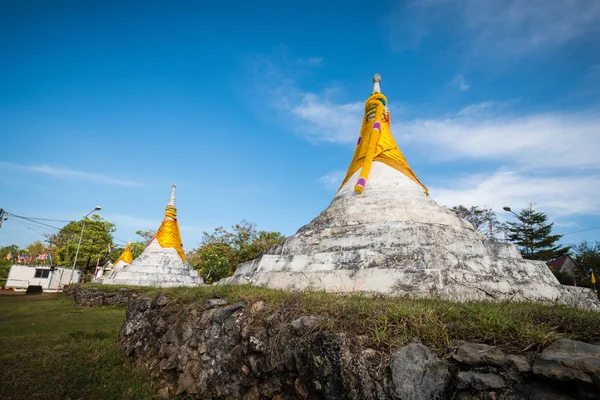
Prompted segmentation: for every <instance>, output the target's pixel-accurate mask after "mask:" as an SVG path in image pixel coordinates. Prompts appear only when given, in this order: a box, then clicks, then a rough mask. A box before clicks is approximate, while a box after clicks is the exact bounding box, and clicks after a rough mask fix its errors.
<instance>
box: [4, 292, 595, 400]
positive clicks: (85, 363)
mask: <svg viewBox="0 0 600 400" xmlns="http://www.w3.org/2000/svg"><path fill="white" fill-rule="evenodd" d="M92 286H95V285H84V287H92ZM99 287H101V288H102V289H109V290H111V289H114V290H118V289H120V288H121V287H110V286H99ZM137 289H140V288H137ZM142 289H143V290H144V291H145V293H146V295H148V296H154V295H156V294H157V293H158V292H159V291H160V289H156V288H142ZM163 291H164V292H166V294H167V295H168V297H169V298H171V299H172V300H174V301H175V302H176V303H178V304H179V305H180V306H181V307H187V306H189V305H193V304H198V305H200V306H203V304H204V303H205V302H206V300H208V299H211V298H226V299H228V300H229V301H230V302H232V303H233V302H237V301H241V300H245V301H247V302H249V303H255V302H258V301H263V302H264V304H265V307H264V308H263V310H262V311H261V312H263V313H264V314H265V316H266V315H268V314H271V313H273V312H274V311H276V310H277V315H278V318H280V319H281V320H282V321H288V322H289V321H292V320H293V319H295V318H298V317H299V316H302V315H320V316H324V317H326V322H325V324H324V325H323V328H324V329H328V330H332V331H338V332H349V333H351V334H356V335H360V337H361V338H362V340H363V342H364V344H365V345H367V346H372V347H374V348H377V349H379V350H382V351H387V350H389V349H390V348H391V347H395V346H402V345H404V344H406V343H408V342H411V341H415V340H416V341H420V342H422V343H424V344H425V345H427V346H429V347H430V348H432V349H433V350H435V351H436V352H437V353H438V354H439V355H441V356H445V355H447V354H448V353H449V352H450V351H451V350H452V348H453V347H454V346H456V345H457V344H458V343H460V342H461V341H473V342H479V343H488V344H493V345H497V346H500V347H501V348H503V349H505V350H506V351H510V352H536V351H539V350H540V349H541V348H543V347H544V346H546V345H548V344H550V343H551V342H552V341H554V340H556V339H557V338H559V337H569V338H572V339H576V340H582V341H586V342H590V343H595V344H598V343H600V314H599V313H597V312H593V311H582V310H575V309H572V308H569V307H565V306H552V305H541V304H534V303H519V302H504V303H489V302H470V303H462V304H458V303H451V302H447V301H441V300H436V299H423V300H416V299H408V298H382V297H372V296H364V295H346V296H335V295H331V294H327V293H323V292H307V293H291V292H285V291H281V290H270V289H264V288H257V287H251V286H206V287H196V288H169V289H163ZM124 313H125V310H124V309H123V308H114V307H99V308H83V307H76V306H74V305H73V303H72V300H71V299H69V298H67V297H66V296H64V295H63V296H61V295H53V294H44V295H34V296H25V295H19V294H14V295H2V294H0V398H1V399H125V398H126V399H149V398H152V385H151V383H150V380H149V378H148V375H147V372H146V371H143V370H136V368H135V367H134V365H133V361H132V360H131V359H129V358H128V357H126V356H125V355H124V353H123V351H122V349H121V348H120V346H119V344H118V340H117V335H118V331H119V328H120V326H121V324H122V322H123V318H124ZM259 323H261V322H260V321H259Z"/></svg>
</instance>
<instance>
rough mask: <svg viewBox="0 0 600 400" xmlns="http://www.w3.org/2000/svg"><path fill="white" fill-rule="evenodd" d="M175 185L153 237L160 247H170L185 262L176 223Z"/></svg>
mask: <svg viewBox="0 0 600 400" xmlns="http://www.w3.org/2000/svg"><path fill="white" fill-rule="evenodd" d="M175 187H176V186H175V185H173V188H172V189H171V197H170V198H169V203H167V208H166V209H165V219H163V222H162V224H161V225H160V228H158V231H157V232H156V235H155V236H154V237H155V238H156V240H157V241H158V244H159V245H160V247H163V248H168V247H171V248H173V249H175V250H177V253H179V256H180V257H181V259H182V260H183V261H185V253H184V251H183V243H182V242H181V234H180V233H179V223H178V222H177V208H176V207H175Z"/></svg>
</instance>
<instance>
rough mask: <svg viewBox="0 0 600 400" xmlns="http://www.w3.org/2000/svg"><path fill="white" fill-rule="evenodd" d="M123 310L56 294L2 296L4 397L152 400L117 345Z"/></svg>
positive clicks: (0, 383) (146, 383)
mask: <svg viewBox="0 0 600 400" xmlns="http://www.w3.org/2000/svg"><path fill="white" fill-rule="evenodd" d="M124 314H125V309H123V308H113V307H105V308H81V307H76V306H74V305H73V302H72V300H71V299H69V298H67V297H65V296H61V295H56V294H43V295H29V296H26V295H23V294H10V295H9V294H0V371H1V372H0V398H1V399H151V398H152V386H151V384H150V380H149V378H148V377H147V375H146V374H145V372H143V371H138V370H136V369H135V368H134V366H133V363H132V360H130V359H129V358H128V357H126V356H125V354H124V352H123V351H122V349H121V348H120V346H119V344H118V331H119V328H120V326H121V324H122V323H123V318H124Z"/></svg>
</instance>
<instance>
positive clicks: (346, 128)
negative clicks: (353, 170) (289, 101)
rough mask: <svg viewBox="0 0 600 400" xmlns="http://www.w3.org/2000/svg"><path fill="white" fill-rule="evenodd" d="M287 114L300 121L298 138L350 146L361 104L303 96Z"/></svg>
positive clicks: (361, 107)
mask: <svg viewBox="0 0 600 400" xmlns="http://www.w3.org/2000/svg"><path fill="white" fill-rule="evenodd" d="M290 111H291V113H292V114H293V115H295V116H296V117H298V118H299V120H300V121H302V122H303V125H302V126H301V127H300V129H301V133H302V135H303V136H305V137H306V138H308V139H309V140H312V141H323V142H333V143H353V142H356V140H357V138H358V134H359V133H360V132H359V131H360V124H361V118H362V115H361V114H362V113H363V104H362V103H348V104H333V103H331V102H329V101H327V100H321V98H320V96H317V95H315V94H313V93H305V94H304V96H303V98H302V101H301V102H300V103H299V104H296V105H293V106H291V107H290Z"/></svg>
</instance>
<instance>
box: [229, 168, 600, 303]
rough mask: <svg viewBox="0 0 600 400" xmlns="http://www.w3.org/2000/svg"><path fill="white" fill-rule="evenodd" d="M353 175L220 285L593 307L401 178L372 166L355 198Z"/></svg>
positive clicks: (537, 264) (583, 295)
mask: <svg viewBox="0 0 600 400" xmlns="http://www.w3.org/2000/svg"><path fill="white" fill-rule="evenodd" d="M359 174H360V171H358V172H357V173H356V174H355V176H353V177H352V178H351V179H350V180H349V181H348V183H347V184H346V185H344V187H342V189H340V191H339V192H338V193H337V194H336V196H335V198H334V199H333V201H332V202H331V204H330V206H329V207H328V208H327V209H325V210H324V211H323V212H322V213H321V214H320V215H319V216H318V217H317V218H315V219H314V220H313V221H312V222H311V223H310V224H308V225H306V226H304V227H302V228H300V230H299V231H298V232H297V233H296V234H295V235H294V236H293V237H290V238H288V239H286V241H285V242H284V243H282V244H281V245H279V246H276V247H273V248H271V249H269V250H267V251H266V252H265V253H264V254H263V255H262V256H261V257H259V258H258V259H256V260H253V261H249V262H247V263H244V264H241V265H239V266H238V267H237V269H236V272H235V275H233V276H232V277H229V278H226V279H223V280H221V281H219V284H252V285H257V286H265V287H270V288H275V289H289V290H324V291H327V292H333V293H354V292H361V293H374V294H384V295H392V296H405V295H408V296H413V297H436V298H441V299H446V300H452V301H469V300H484V299H486V300H506V299H513V300H531V301H542V302H558V303H562V304H569V305H573V306H577V307H582V308H593V309H600V302H598V299H596V297H595V296H594V294H593V292H592V291H591V290H589V289H583V288H576V287H569V286H563V285H561V284H560V283H559V282H558V281H557V280H556V278H555V277H554V275H553V274H552V272H551V271H550V270H549V268H548V267H547V266H546V265H545V264H544V263H543V262H541V261H530V260H524V259H523V258H522V257H521V254H520V252H519V250H518V249H517V247H515V246H514V245H512V244H507V243H502V242H497V241H490V240H487V238H486V237H485V236H484V235H482V234H480V233H478V232H476V231H475V230H474V229H473V227H472V226H471V224H470V223H468V222H467V221H464V220H462V219H460V218H458V217H457V216H456V215H455V214H454V213H452V212H451V211H449V210H446V209H445V208H443V207H440V206H439V205H438V204H437V203H436V202H434V201H433V200H431V199H430V198H428V197H427V196H426V195H425V193H424V192H423V190H422V188H421V187H420V186H419V185H417V184H416V183H415V182H414V181H412V180H411V179H409V178H408V177H406V176H405V175H403V174H401V173H399V172H397V171H396V170H394V169H392V168H390V167H388V166H387V165H385V164H383V163H379V162H374V163H373V167H372V170H371V177H370V178H369V180H368V182H367V185H366V187H365V189H364V191H363V193H362V194H356V193H355V192H354V190H353V187H354V184H355V182H356V180H357V179H358V176H359Z"/></svg>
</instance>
